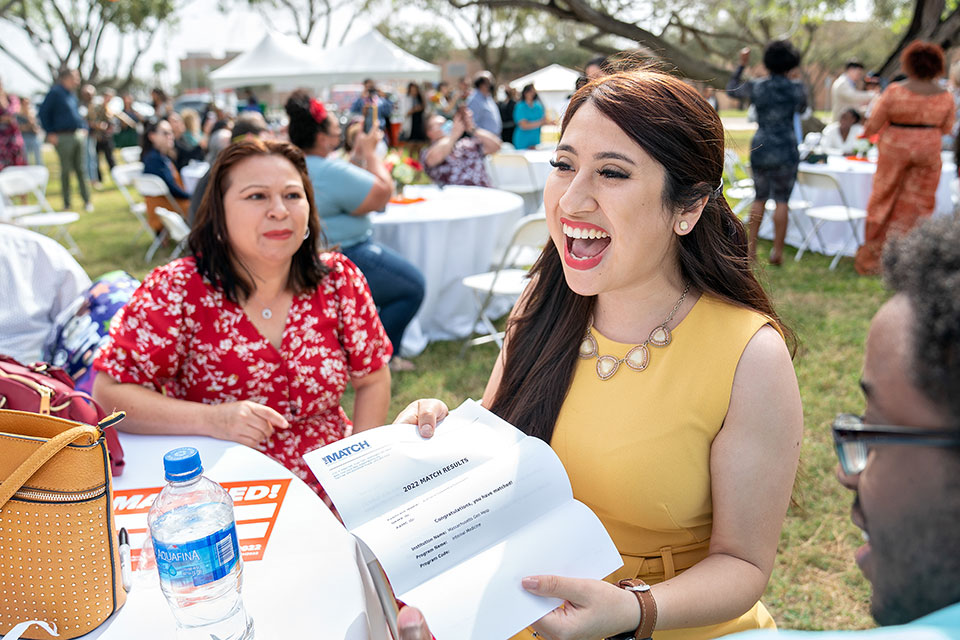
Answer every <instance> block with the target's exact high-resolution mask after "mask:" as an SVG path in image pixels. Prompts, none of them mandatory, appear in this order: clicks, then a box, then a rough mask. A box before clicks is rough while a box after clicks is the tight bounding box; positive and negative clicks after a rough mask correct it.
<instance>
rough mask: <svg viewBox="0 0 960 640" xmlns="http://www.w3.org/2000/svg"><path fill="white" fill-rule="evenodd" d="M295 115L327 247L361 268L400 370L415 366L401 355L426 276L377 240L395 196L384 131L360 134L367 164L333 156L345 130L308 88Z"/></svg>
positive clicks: (290, 109) (293, 99) (295, 137)
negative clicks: (380, 151) (381, 148)
mask: <svg viewBox="0 0 960 640" xmlns="http://www.w3.org/2000/svg"><path fill="white" fill-rule="evenodd" d="M285 108H286V111H287V115H288V116H289V117H290V124H289V126H288V134H289V136H290V142H292V143H293V144H295V145H296V146H298V147H300V149H302V150H303V152H304V154H305V155H306V159H307V171H308V172H309V174H310V181H311V182H312V183H313V191H314V197H315V199H316V202H317V212H318V213H319V214H320V217H321V218H322V220H321V222H322V223H323V233H324V236H325V237H326V241H327V245H328V246H329V247H331V249H333V250H338V251H340V252H341V253H343V254H344V255H345V256H347V257H348V258H350V260H351V261H352V262H353V263H354V264H355V265H357V267H359V268H360V271H361V272H363V275H364V277H366V279H367V283H368V284H369V285H370V293H371V294H372V295H373V301H374V302H375V303H376V305H377V309H378V310H379V313H380V321H381V322H382V323H383V327H384V329H386V331H387V336H388V337H389V338H390V342H391V343H393V345H394V356H393V360H391V363H390V364H391V367H392V369H393V370H394V371H404V370H410V369H412V368H413V365H412V363H409V362H407V361H405V360H403V359H401V358H399V357H398V356H397V355H396V354H397V353H398V352H399V351H400V345H401V343H402V340H403V332H404V331H405V330H406V328H407V325H409V324H410V321H411V320H413V317H414V316H415V315H416V314H417V311H418V310H419V309H420V303H422V302H423V295H424V290H425V286H426V285H425V283H424V279H423V274H421V273H420V271H419V270H418V269H417V268H416V267H415V266H414V265H412V264H410V262H408V261H407V260H406V259H405V258H404V257H403V256H401V255H400V254H398V253H396V252H394V251H393V250H391V249H389V248H387V247H385V246H383V245H381V244H377V243H376V242H373V241H372V240H371V236H372V235H373V223H372V222H371V220H370V217H369V214H370V213H371V212H373V211H383V209H384V208H385V207H386V206H387V202H388V201H389V200H390V197H391V196H392V195H393V178H392V177H391V176H390V173H389V172H388V171H387V168H386V166H385V165H384V163H383V160H381V159H380V157H379V156H378V155H377V153H376V146H377V143H378V142H379V141H380V140H381V139H382V138H383V132H382V131H380V130H377V129H374V130H372V131H370V132H369V133H365V132H363V131H361V132H360V133H358V134H357V138H356V142H355V147H356V148H355V149H354V156H355V157H357V158H358V162H360V163H362V164H363V167H360V166H357V165H355V164H352V163H350V162H346V161H344V160H341V159H339V158H332V157H328V156H330V154H332V153H333V152H334V151H335V150H336V149H337V148H338V147H339V146H340V143H341V128H340V123H339V122H337V119H336V117H334V115H333V114H329V113H327V110H326V108H325V107H324V106H323V103H321V102H319V101H318V100H315V99H313V98H311V97H310V95H309V94H307V92H306V91H303V90H297V91H294V92H293V93H292V94H291V95H290V98H289V99H288V100H287V104H286V107H285Z"/></svg>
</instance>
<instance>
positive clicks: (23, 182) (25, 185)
mask: <svg viewBox="0 0 960 640" xmlns="http://www.w3.org/2000/svg"><path fill="white" fill-rule="evenodd" d="M3 174H4V175H5V176H6V179H7V180H10V181H14V182H13V183H12V184H14V185H17V186H15V187H8V188H14V189H28V190H29V191H30V194H31V195H33V194H34V191H36V190H39V191H40V193H42V194H44V198H46V193H47V183H48V182H50V170H49V169H47V168H46V167H45V166H43V165H42V164H34V165H26V166H23V165H21V166H12V167H6V168H5V169H3ZM13 176H17V177H16V178H14V177H13ZM8 209H9V210H8V211H7V215H8V216H11V217H14V218H15V217H17V216H25V215H28V214H31V213H42V212H44V211H46V209H45V208H44V204H43V203H41V202H40V201H39V200H38V201H37V203H36V204H20V205H17V204H14V205H12V207H8ZM50 209H51V210H52V207H50Z"/></svg>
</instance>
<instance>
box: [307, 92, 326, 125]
mask: <svg viewBox="0 0 960 640" xmlns="http://www.w3.org/2000/svg"><path fill="white" fill-rule="evenodd" d="M310 115H311V116H313V119H314V120H316V121H317V122H319V123H322V122H324V121H325V120H326V119H327V108H326V107H325V106H323V103H322V102H320V101H319V100H317V99H316V98H310Z"/></svg>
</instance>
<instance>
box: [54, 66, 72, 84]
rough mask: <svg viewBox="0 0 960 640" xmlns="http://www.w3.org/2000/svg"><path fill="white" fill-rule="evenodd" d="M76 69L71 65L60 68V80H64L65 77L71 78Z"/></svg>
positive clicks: (58, 76) (58, 77) (58, 75)
mask: <svg viewBox="0 0 960 640" xmlns="http://www.w3.org/2000/svg"><path fill="white" fill-rule="evenodd" d="M74 71H75V69H71V68H70V67H64V68H63V69H60V73H58V74H57V80H58V81H59V80H63V79H64V78H69V77H70V76H71V75H73V72H74Z"/></svg>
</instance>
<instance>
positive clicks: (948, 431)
mask: <svg viewBox="0 0 960 640" xmlns="http://www.w3.org/2000/svg"><path fill="white" fill-rule="evenodd" d="M884 272H885V275H886V281H887V284H888V286H889V287H890V289H891V290H892V291H893V293H894V295H893V297H892V298H890V300H888V301H887V302H886V304H884V305H883V306H882V307H881V308H880V310H879V311H878V312H877V314H876V315H875V316H874V318H873V321H872V322H871V325H870V331H869V334H868V336H867V343H866V352H865V358H864V366H863V377H862V379H861V383H860V386H861V387H862V389H863V393H864V396H865V397H866V411H865V412H864V414H863V416H862V417H860V416H853V415H849V414H841V415H839V416H837V419H836V420H835V421H834V424H833V433H834V441H835V442H836V447H837V455H838V457H839V459H840V469H839V470H838V478H839V480H840V483H841V484H842V485H843V486H844V487H846V488H848V489H850V490H851V491H853V492H855V498H854V502H853V509H852V513H851V517H852V519H853V522H854V524H856V525H857V526H858V527H859V528H861V529H862V530H863V533H864V538H865V540H866V541H867V542H866V544H864V545H863V546H862V547H860V548H859V549H857V551H856V554H855V556H856V561H857V564H858V565H859V566H860V568H861V570H862V571H863V573H864V575H865V576H866V577H867V579H868V580H869V581H870V583H871V585H872V587H873V596H872V598H871V606H870V611H871V613H872V614H873V617H874V619H875V620H876V621H877V622H878V623H879V624H880V625H883V627H881V628H879V629H871V630H867V631H848V632H829V631H828V632H803V631H782V632H776V631H752V632H749V633H743V634H735V635H733V636H727V637H728V638H737V639H741V638H742V639H743V640H775V639H781V640H783V639H791V638H797V640H800V638H807V637H809V638H810V640H814V639H816V640H830V639H838V640H839V639H840V638H845V639H849V640H893V639H897V640H900V639H907V638H910V639H918V640H960V219H953V218H940V219H933V220H929V221H927V222H926V223H924V224H923V225H922V226H921V227H919V228H918V229H916V230H914V231H913V232H912V233H910V234H909V235H908V236H905V237H902V238H899V239H897V240H896V241H894V242H893V243H892V244H891V245H889V246H888V248H887V251H886V252H885V254H884ZM523 583H524V587H525V588H527V589H528V590H530V591H532V592H533V593H536V594H537V595H543V596H552V597H557V598H561V599H563V600H565V601H566V605H565V607H564V608H563V609H557V610H555V611H553V612H552V613H550V614H548V615H547V616H546V617H544V618H543V619H541V620H540V621H539V622H537V623H536V624H535V625H534V628H535V629H537V631H538V633H539V636H540V637H542V638H545V639H547V640H586V639H588V638H589V639H592V638H599V637H603V636H611V635H614V636H616V637H617V638H625V637H627V636H630V635H631V634H632V632H628V633H627V634H625V635H624V634H621V635H617V634H620V632H622V631H623V630H625V629H634V628H637V625H638V618H639V616H640V610H639V606H636V607H634V610H631V609H629V608H628V609H624V608H623V607H622V606H620V605H619V599H618V595H617V594H618V592H619V591H620V590H618V589H610V585H606V584H604V583H601V582H599V581H596V580H578V579H571V578H557V577H553V576H538V577H537V579H536V580H534V581H530V580H529V579H524V581H523ZM534 583H538V586H537V587H536V588H531V586H532V585H533V584H534ZM490 615H496V612H495V611H491V612H490ZM626 616H629V617H630V619H627V617H626ZM398 627H399V629H400V640H429V638H430V632H429V631H428V630H427V626H426V623H425V622H424V620H423V616H422V615H421V614H420V612H419V611H417V610H416V609H413V608H409V607H408V608H404V609H403V610H401V611H400V614H399V616H398Z"/></svg>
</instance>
